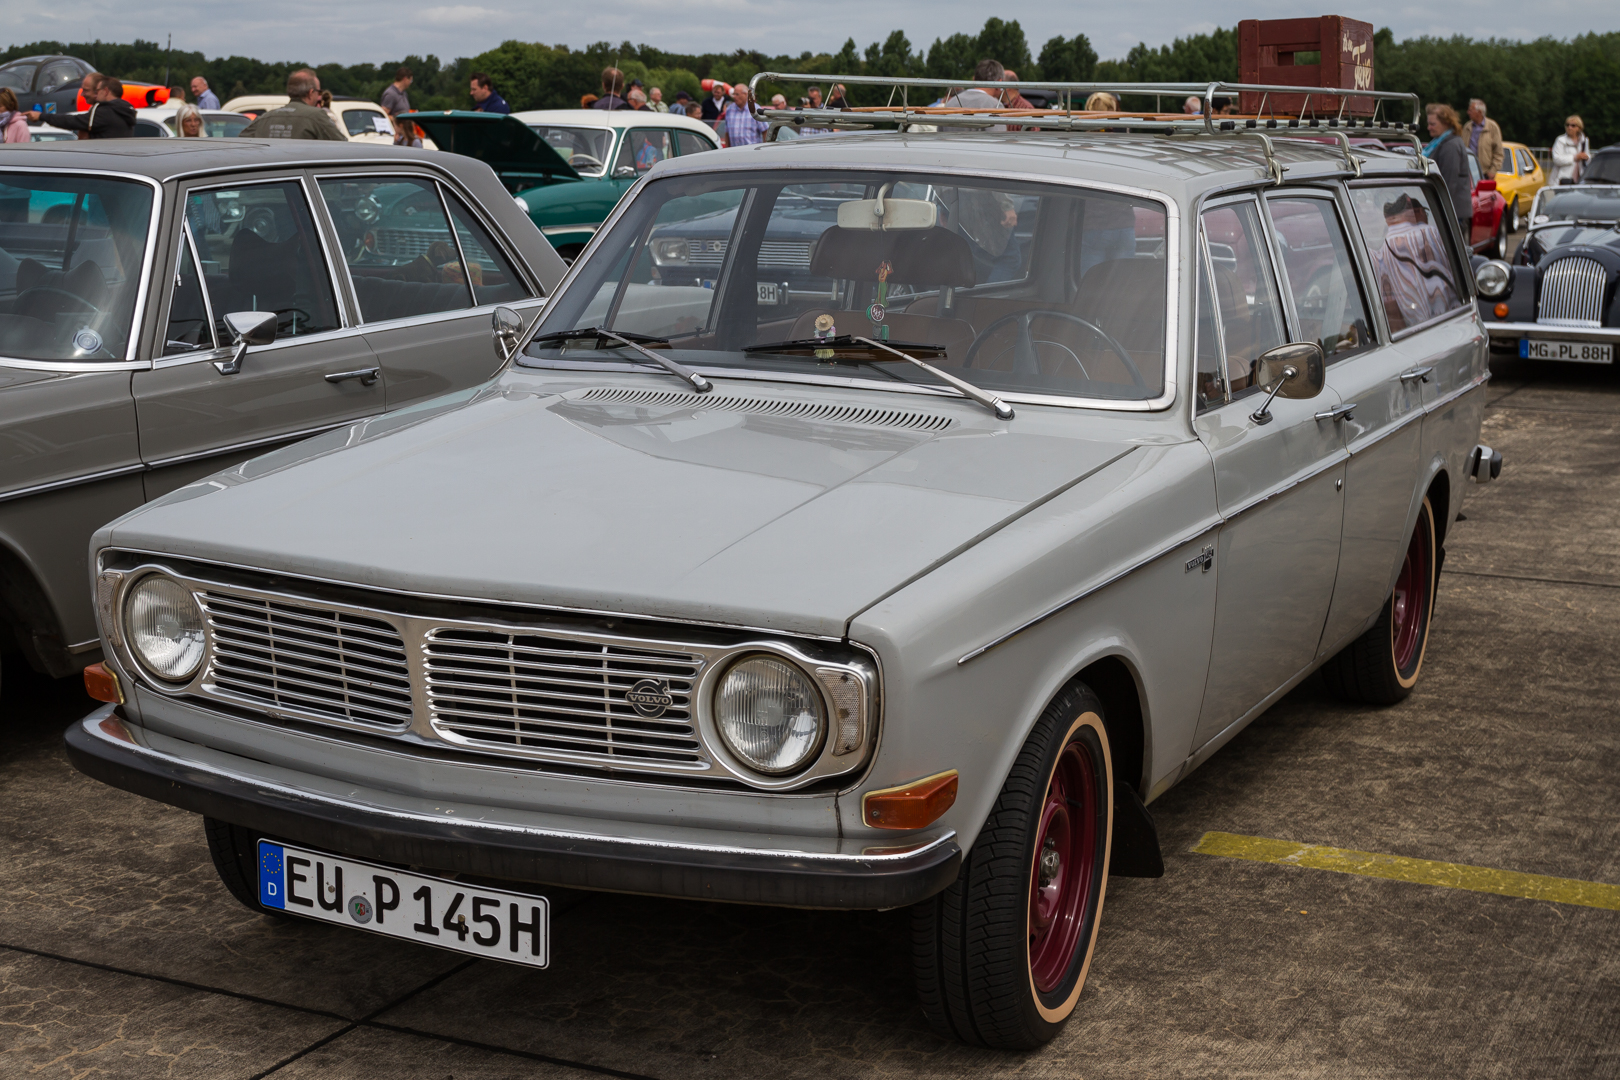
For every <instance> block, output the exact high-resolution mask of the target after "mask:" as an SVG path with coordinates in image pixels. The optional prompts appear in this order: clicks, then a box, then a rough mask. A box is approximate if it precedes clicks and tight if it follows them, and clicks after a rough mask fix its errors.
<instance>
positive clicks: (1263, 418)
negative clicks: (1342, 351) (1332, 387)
mask: <svg viewBox="0 0 1620 1080" xmlns="http://www.w3.org/2000/svg"><path fill="white" fill-rule="evenodd" d="M1256 382H1258V383H1259V384H1260V385H1261V386H1262V387H1264V388H1265V389H1266V391H1267V393H1266V400H1265V401H1264V402H1263V403H1261V405H1260V407H1259V408H1258V409H1256V410H1255V411H1254V412H1252V413H1250V414H1249V419H1250V420H1253V421H1254V422H1255V423H1257V424H1269V423H1271V403H1272V401H1274V400H1275V399H1276V398H1278V397H1279V396H1280V397H1285V398H1295V399H1299V398H1313V397H1315V396H1316V395H1317V394H1320V393H1321V392H1322V387H1323V386H1324V385H1325V384H1326V383H1327V364H1326V357H1325V356H1324V355H1323V353H1322V346H1320V345H1318V344H1316V342H1314V341H1296V342H1292V343H1290V344H1288V345H1279V346H1277V347H1276V348H1275V349H1268V350H1266V351H1265V352H1263V353H1261V354H1260V361H1259V371H1258V373H1257V378H1256Z"/></svg>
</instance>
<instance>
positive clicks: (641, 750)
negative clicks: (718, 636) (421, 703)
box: [424, 629, 706, 768]
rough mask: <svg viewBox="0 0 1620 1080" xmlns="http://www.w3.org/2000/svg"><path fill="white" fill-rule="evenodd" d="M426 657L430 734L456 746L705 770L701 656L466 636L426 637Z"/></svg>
mask: <svg viewBox="0 0 1620 1080" xmlns="http://www.w3.org/2000/svg"><path fill="white" fill-rule="evenodd" d="M424 656H425V663H426V676H427V697H428V706H429V708H430V709H431V711H432V718H433V725H434V728H435V729H436V730H437V731H438V732H439V734H440V735H441V736H443V737H446V738H449V739H451V740H452V741H456V742H462V743H465V744H469V745H474V746H482V747H487V748H490V749H498V750H507V751H511V750H514V749H517V750H522V749H524V748H528V749H532V750H545V751H567V752H570V753H573V754H578V755H581V756H588V757H593V758H596V759H597V760H599V761H604V763H607V764H611V763H612V762H613V761H622V762H624V763H625V764H631V763H659V764H662V765H665V766H666V767H667V766H680V765H688V766H692V767H696V768H703V767H705V765H706V759H705V757H704V754H703V751H702V747H701V744H700V743H699V741H698V736H697V731H696V729H695V727H694V726H693V719H692V688H693V686H694V684H695V682H696V680H697V676H698V672H699V671H700V670H701V668H702V666H703V658H702V657H701V656H697V655H693V654H689V653H676V652H664V651H655V650H650V649H640V648H630V647H626V646H622V645H605V644H595V643H590V642H584V641H577V640H566V639H558V638H550V637H546V636H543V635H538V634H508V633H498V632H493V631H487V630H461V629H438V630H434V631H432V632H431V633H429V634H428V636H427V639H426V641H425V643H424ZM637 688H639V689H640V690H642V691H646V690H648V689H651V690H652V691H653V693H654V694H655V695H667V699H668V704H667V705H662V711H661V713H660V715H657V716H647V715H644V713H643V712H642V711H638V709H637V708H636V706H635V705H632V704H631V699H630V697H629V696H628V695H630V692H631V690H632V689H637ZM660 704H661V703H660ZM644 707H645V708H647V711H650V712H657V711H659V707H660V706H659V705H653V706H650V707H647V706H644Z"/></svg>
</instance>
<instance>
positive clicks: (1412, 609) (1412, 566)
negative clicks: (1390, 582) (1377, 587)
mask: <svg viewBox="0 0 1620 1080" xmlns="http://www.w3.org/2000/svg"><path fill="white" fill-rule="evenodd" d="M1391 605H1392V607H1393V611H1392V613H1391V614H1392V620H1391V621H1392V624H1393V625H1392V626H1391V628H1390V630H1391V633H1392V634H1393V635H1394V638H1395V667H1396V670H1398V671H1399V672H1400V673H1401V674H1402V675H1403V676H1407V675H1410V674H1411V673H1412V670H1413V669H1414V668H1415V667H1417V660H1418V653H1419V650H1420V648H1421V646H1422V644H1423V625H1424V620H1425V618H1426V616H1427V608H1428V606H1429V545H1428V538H1427V534H1426V532H1425V530H1424V523H1423V522H1421V521H1420V522H1419V523H1418V527H1417V531H1416V532H1414V533H1413V534H1412V542H1411V543H1410V544H1408V545H1407V548H1406V561H1405V562H1403V563H1402V564H1401V576H1400V577H1399V578H1398V579H1396V581H1395V595H1394V597H1393V598H1392V599H1391Z"/></svg>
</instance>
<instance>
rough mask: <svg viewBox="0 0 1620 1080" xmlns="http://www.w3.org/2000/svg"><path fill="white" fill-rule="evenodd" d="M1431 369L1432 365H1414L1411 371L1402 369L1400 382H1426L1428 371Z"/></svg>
mask: <svg viewBox="0 0 1620 1080" xmlns="http://www.w3.org/2000/svg"><path fill="white" fill-rule="evenodd" d="M1433 370H1434V368H1432V367H1415V368H1413V369H1412V370H1411V371H1403V372H1401V382H1403V383H1410V382H1428V381H1429V373H1430V372H1431V371H1433Z"/></svg>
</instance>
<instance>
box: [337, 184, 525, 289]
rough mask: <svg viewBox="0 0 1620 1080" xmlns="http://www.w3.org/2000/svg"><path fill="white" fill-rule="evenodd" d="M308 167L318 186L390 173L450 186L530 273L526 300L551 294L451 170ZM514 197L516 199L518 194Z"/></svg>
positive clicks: (452, 223)
mask: <svg viewBox="0 0 1620 1080" xmlns="http://www.w3.org/2000/svg"><path fill="white" fill-rule="evenodd" d="M339 167H340V168H349V166H348V165H347V164H346V163H345V164H342V165H340V166H339ZM306 168H308V169H309V170H310V172H311V174H312V175H314V177H315V181H316V186H317V188H318V187H319V186H320V181H321V180H375V179H376V178H377V177H379V176H390V175H392V176H405V177H410V178H412V179H418V180H428V181H430V182H432V183H435V184H438V185H440V187H441V189H442V188H445V187H448V188H449V189H450V194H452V195H454V196H455V197H456V198H457V199H459V200H460V201H461V204H462V205H463V206H465V207H466V208H467V211H468V213H471V214H473V215H475V216H476V217H477V218H478V221H479V224H481V225H483V227H484V231H485V232H487V233H488V234H489V235H490V238H491V239H493V240H494V241H495V243H496V244H497V245H499V246H500V247H501V250H502V252H503V254H505V255H506V259H507V262H509V263H511V264H512V265H513V266H516V267H519V268H521V269H520V272H521V273H523V274H525V275H526V276H527V280H525V281H524V283H523V284H524V288H526V289H528V290H529V295H528V297H526V299H529V300H538V299H542V298H544V297H546V296H547V293H546V290H545V289H544V288H543V287H542V286H541V284H540V279H539V277H538V276H536V274H535V271H534V268H533V267H532V266H530V265H529V262H528V260H527V259H525V258H524V257H523V255H522V253H521V252H518V251H516V250H515V249H514V248H513V246H512V243H511V240H510V239H509V238H508V237H507V235H506V230H505V229H503V228H501V227H500V226H499V225H497V224H496V223H495V222H493V221H491V220H490V218H489V215H488V214H487V213H486V212H485V210H484V204H483V202H482V200H480V199H478V198H475V197H474V196H473V194H472V193H471V192H470V191H468V190H467V188H466V186H465V185H463V184H460V183H459V182H458V181H457V180H456V178H455V176H454V175H453V174H451V173H448V172H440V171H438V170H436V169H434V168H433V167H432V166H430V165H426V164H416V163H414V162H411V163H405V162H402V163H399V165H397V166H394V165H393V163H390V165H387V166H385V165H380V164H374V168H373V169H372V170H368V171H365V172H331V171H328V170H326V169H323V168H322V167H321V166H319V165H310V166H306ZM511 197H512V198H516V196H511ZM439 198H440V201H441V202H443V201H444V192H443V191H442V190H441V191H440V194H439ZM321 207H322V209H323V210H326V212H327V214H328V218H329V219H330V214H331V211H330V210H329V209H328V208H327V207H326V200H325V199H324V198H323V199H322V200H321ZM450 231H451V232H454V231H455V218H454V217H451V218H450ZM345 265H347V264H345ZM475 299H476V298H475ZM356 310H359V308H358V306H357V307H356Z"/></svg>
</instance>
